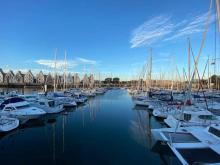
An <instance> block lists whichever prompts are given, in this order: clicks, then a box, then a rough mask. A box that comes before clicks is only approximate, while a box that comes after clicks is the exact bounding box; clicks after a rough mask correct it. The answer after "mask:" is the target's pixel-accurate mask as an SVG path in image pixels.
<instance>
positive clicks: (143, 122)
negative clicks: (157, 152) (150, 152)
mask: <svg viewBox="0 0 220 165" xmlns="http://www.w3.org/2000/svg"><path fill="white" fill-rule="evenodd" d="M141 112H146V111H139V110H137V118H138V128H139V131H140V133H141V135H143V137H144V140H146V142H148V144H149V145H148V146H151V141H152V140H151V123H150V114H149V113H148V112H146V119H145V115H143V114H142V113H141ZM143 117H144V118H143Z"/></svg>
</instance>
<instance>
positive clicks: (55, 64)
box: [53, 48, 57, 92]
mask: <svg viewBox="0 0 220 165" xmlns="http://www.w3.org/2000/svg"><path fill="white" fill-rule="evenodd" d="M56 68H57V48H56V49H55V53H54V81H53V91H54V92H56V80H57V78H56V76H57V73H56Z"/></svg>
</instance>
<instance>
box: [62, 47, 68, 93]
mask: <svg viewBox="0 0 220 165" xmlns="http://www.w3.org/2000/svg"><path fill="white" fill-rule="evenodd" d="M66 55H67V53H66V50H65V57H64V77H63V90H66V72H67V60H66Z"/></svg>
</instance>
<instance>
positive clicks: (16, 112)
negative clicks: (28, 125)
mask: <svg viewBox="0 0 220 165" xmlns="http://www.w3.org/2000/svg"><path fill="white" fill-rule="evenodd" d="M44 114H46V112H45V111H44V110H42V109H40V108H37V107H33V106H31V105H30V103H29V102H27V101H20V102H15V103H9V104H7V105H5V106H4V108H3V109H2V110H1V111H0V115H3V116H8V117H13V118H18V119H19V120H23V119H36V118H38V117H40V116H42V115H44Z"/></svg>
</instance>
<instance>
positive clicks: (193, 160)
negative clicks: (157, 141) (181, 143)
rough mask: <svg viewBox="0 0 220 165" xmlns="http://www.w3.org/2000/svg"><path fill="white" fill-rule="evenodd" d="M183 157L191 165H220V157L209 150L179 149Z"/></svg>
mask: <svg viewBox="0 0 220 165" xmlns="http://www.w3.org/2000/svg"><path fill="white" fill-rule="evenodd" d="M177 151H178V152H179V153H180V154H181V155H182V157H183V158H184V159H185V160H186V161H187V162H188V163H189V164H197V163H198V164H200V163H219V162H220V156H219V155H218V154H217V153H216V152H214V151H213V150H211V149H209V148H200V149H189V148H187V149H177Z"/></svg>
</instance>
